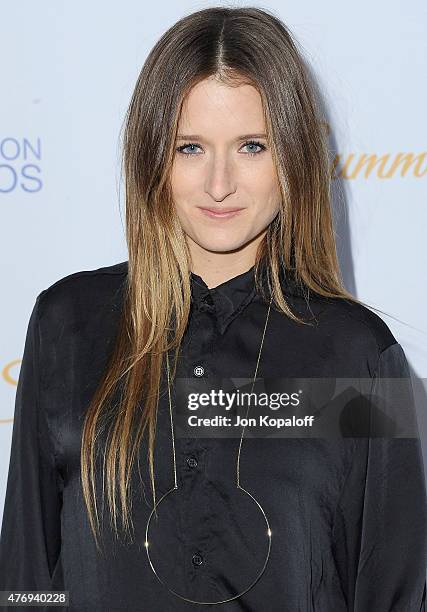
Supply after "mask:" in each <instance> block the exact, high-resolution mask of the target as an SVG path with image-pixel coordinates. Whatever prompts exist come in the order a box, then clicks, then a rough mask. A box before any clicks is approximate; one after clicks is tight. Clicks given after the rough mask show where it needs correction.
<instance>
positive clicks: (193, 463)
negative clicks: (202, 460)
mask: <svg viewBox="0 0 427 612" xmlns="http://www.w3.org/2000/svg"><path fill="white" fill-rule="evenodd" d="M187 464H188V465H189V467H191V468H195V467H197V459H196V458H195V457H188V458H187Z"/></svg>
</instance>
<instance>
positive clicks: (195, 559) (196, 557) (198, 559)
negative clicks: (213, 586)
mask: <svg viewBox="0 0 427 612" xmlns="http://www.w3.org/2000/svg"><path fill="white" fill-rule="evenodd" d="M191 560H192V562H193V565H202V563H203V557H202V555H199V554H195V555H193V558H192V559H191Z"/></svg>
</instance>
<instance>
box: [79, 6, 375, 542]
mask: <svg viewBox="0 0 427 612" xmlns="http://www.w3.org/2000/svg"><path fill="white" fill-rule="evenodd" d="M208 77H214V78H217V79H218V81H220V82H222V83H224V84H227V85H229V86H232V87H234V86H238V85H240V84H243V83H245V84H251V85H253V87H255V88H256V89H257V91H258V92H259V94H260V96H261V99H262V105H263V112H264V120H265V124H266V132H267V141H268V145H269V147H270V150H271V152H272V156H273V161H274V163H275V168H276V171H277V176H278V180H279V184H280V190H281V196H282V197H281V203H280V209H279V212H278V214H277V215H276V217H275V219H274V220H273V221H272V222H271V223H270V225H269V226H268V228H267V232H266V235H265V237H264V239H263V241H262V242H261V243H260V244H259V248H258V252H257V255H256V262H255V282H256V284H257V287H258V290H259V291H260V293H263V291H264V285H262V284H261V283H260V282H259V278H260V277H259V275H260V270H261V264H262V265H264V266H265V269H266V270H267V271H268V279H267V280H268V282H267V285H268V289H269V292H271V293H269V295H271V294H272V295H273V303H274V305H275V307H276V308H277V309H278V310H280V311H281V312H282V313H283V314H284V315H286V316H288V317H290V318H292V319H293V320H295V321H296V322H298V323H300V324H307V323H306V322H305V321H303V320H302V319H301V318H299V317H297V316H296V315H295V314H294V313H293V312H292V310H291V309H290V307H289V305H288V303H287V301H286V295H284V293H283V291H282V286H281V282H280V274H281V272H283V271H285V274H287V275H292V276H293V278H294V279H295V280H296V282H297V283H299V284H300V285H301V286H302V287H305V288H307V290H308V291H313V292H315V293H316V294H318V295H321V296H325V297H330V298H341V299H346V300H351V301H352V302H355V303H359V304H363V302H360V301H359V300H357V299H356V298H355V297H354V296H353V295H352V294H350V293H349V292H348V291H347V290H346V289H345V288H344V286H343V282H342V279H341V275H340V270H339V264H338V259H337V253H336V244H335V237H334V229H333V223H332V212H331V163H330V159H329V150H328V135H327V131H326V129H325V124H326V122H325V119H324V117H323V116H322V112H321V107H320V104H319V103H318V101H317V99H316V96H315V90H314V86H313V83H312V82H311V81H310V78H309V75H308V72H307V68H306V67H305V64H304V62H303V59H302V54H301V53H300V52H299V51H298V48H297V43H296V41H295V40H294V39H293V36H292V34H291V32H290V31H289V30H288V28H287V27H286V26H285V25H284V24H283V23H282V22H281V21H280V20H279V19H278V18H277V17H276V16H274V15H273V14H272V13H270V12H268V11H267V10H264V9H259V8H252V7H245V8H226V7H211V8H207V9H204V10H200V11H197V12H194V13H192V14H190V15H187V16H185V17H184V18H182V19H180V20H179V21H178V22H177V23H175V24H174V25H173V26H172V27H170V28H169V29H168V30H167V31H166V32H165V33H164V34H163V36H162V37H161V38H160V40H159V41H158V42H157V43H156V44H155V46H154V48H153V49H152V50H151V52H150V53H149V55H148V57H147V59H146V61H145V63H144V65H143V67H142V70H141V72H140V74H139V77H138V80H137V82H136V86H135V89H134V92H133V95H132V98H131V101H130V104H129V107H128V110H127V113H126V117H125V124H124V127H125V130H124V137H123V157H122V160H123V171H124V175H125V208H126V240H127V246H128V273H127V278H126V282H125V291H124V300H123V309H122V312H121V314H120V325H119V329H118V333H117V338H116V342H115V345H114V347H113V350H112V354H111V357H110V359H109V362H108V366H107V368H106V371H105V373H104V375H103V377H102V380H101V381H100V383H99V386H98V388H97V390H96V392H95V394H94V396H93V398H92V401H91V402H90V405H89V407H88V410H87V413H86V417H85V422H84V428H83V436H82V445H81V477H82V487H83V494H84V499H85V504H86V506H87V510H88V515H89V519H90V525H91V529H92V531H93V534H94V536H95V540H96V542H97V546H99V541H98V535H99V515H98V509H97V501H96V493H95V492H96V486H95V458H96V442H97V440H98V438H99V432H100V429H101V424H102V423H104V421H105V417H106V416H107V414H108V416H109V417H110V419H111V417H112V419H111V420H110V425H109V429H108V443H107V445H106V446H105V448H103V449H102V450H103V453H104V463H103V469H104V471H103V495H104V492H105V483H106V494H107V499H108V507H109V512H110V519H111V524H112V526H113V527H114V531H115V533H116V535H118V529H117V517H118V510H119V509H118V503H119V502H120V509H121V513H120V514H121V523H122V526H123V527H124V529H125V531H126V533H129V532H130V527H131V526H132V518H131V510H130V504H129V495H130V488H131V486H130V485H131V474H132V470H133V465H134V463H135V457H136V456H138V449H139V447H140V443H141V440H142V438H143V435H144V432H145V430H146V429H147V430H148V451H149V453H148V456H149V473H150V481H151V487H152V492H153V500H154V507H156V490H155V478H154V459H153V455H154V450H153V449H154V440H155V431H156V416H157V405H158V400H159V388H160V382H161V372H162V368H163V364H164V362H163V359H164V358H165V354H166V352H167V351H168V350H170V349H172V348H175V349H176V352H175V357H177V356H178V352H179V347H180V344H181V340H182V337H183V335H184V332H185V329H186V326H187V321H188V317H189V312H190V303H191V285H190V276H189V270H190V266H191V261H190V253H189V249H188V246H187V242H186V237H185V234H184V232H183V230H182V228H181V225H180V223H179V221H178V217H177V214H176V212H175V209H174V204H173V199H172V193H171V184H170V177H171V168H172V163H173V159H174V154H175V146H176V134H177V126H178V121H179V117H180V112H181V109H182V105H183V101H184V99H185V98H186V96H187V95H188V93H189V92H190V90H191V88H192V87H193V86H194V85H195V84H197V83H198V82H200V81H201V80H203V79H206V78H208ZM176 363H177V360H176V358H175V360H174V362H173V368H172V379H173V377H174V376H175V373H176ZM118 389H120V405H119V407H118V408H116V409H115V410H111V406H110V400H111V398H112V397H113V396H114V394H116V393H117V391H118ZM142 400H143V401H142ZM141 405H142V406H143V409H142V410H140V409H139V408H138V407H139V406H141ZM109 406H110V407H109ZM107 411H108V412H107Z"/></svg>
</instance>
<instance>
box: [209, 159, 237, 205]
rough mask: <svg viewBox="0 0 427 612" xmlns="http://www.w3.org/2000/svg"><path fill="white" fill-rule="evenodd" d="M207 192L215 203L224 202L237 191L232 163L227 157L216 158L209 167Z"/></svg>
mask: <svg viewBox="0 0 427 612" xmlns="http://www.w3.org/2000/svg"><path fill="white" fill-rule="evenodd" d="M205 191H206V193H208V194H209V195H210V196H211V198H212V199H213V200H215V202H222V200H224V199H225V198H226V197H227V196H229V195H230V194H232V193H235V191H236V182H235V177H234V173H233V168H232V163H231V162H229V161H228V160H227V158H226V157H225V156H221V157H218V156H217V157H215V158H214V159H212V161H211V163H210V164H208V167H207V176H206V182H205Z"/></svg>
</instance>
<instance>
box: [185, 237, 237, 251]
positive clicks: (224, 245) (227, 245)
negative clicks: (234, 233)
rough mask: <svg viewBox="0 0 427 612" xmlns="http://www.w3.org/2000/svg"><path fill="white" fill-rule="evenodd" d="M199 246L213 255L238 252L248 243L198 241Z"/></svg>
mask: <svg viewBox="0 0 427 612" xmlns="http://www.w3.org/2000/svg"><path fill="white" fill-rule="evenodd" d="M196 242H197V244H198V245H199V246H200V247H201V248H202V249H204V250H205V251H211V252H212V253H228V252H229V251H237V250H238V249H241V248H243V247H244V246H245V244H246V241H242V240H236V239H234V240H232V239H230V240H212V239H211V240H197V241H196Z"/></svg>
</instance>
